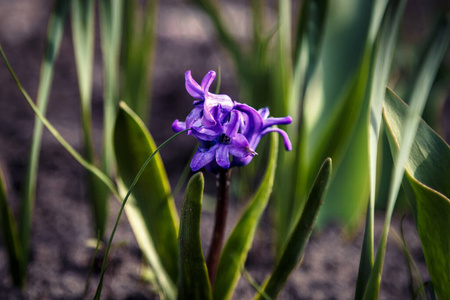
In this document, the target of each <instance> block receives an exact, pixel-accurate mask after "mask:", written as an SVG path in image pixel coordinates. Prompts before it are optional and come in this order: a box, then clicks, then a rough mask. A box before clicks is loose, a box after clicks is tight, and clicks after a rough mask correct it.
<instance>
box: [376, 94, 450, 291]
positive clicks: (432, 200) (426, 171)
mask: <svg viewBox="0 0 450 300" xmlns="http://www.w3.org/2000/svg"><path fill="white" fill-rule="evenodd" d="M383 108H384V110H383V117H384V121H385V122H386V125H387V127H388V130H389V131H388V137H389V142H390V146H391V149H392V151H393V153H396V152H397V151H398V149H399V145H400V143H401V141H402V136H401V135H400V134H401V130H402V127H403V126H404V125H402V124H403V123H404V118H405V117H406V115H407V112H408V107H407V106H406V104H405V103H403V102H402V101H401V100H400V99H399V98H396V97H388V98H387V99H386V102H385V103H384V106H383ZM449 178H450V148H449V146H448V145H447V144H446V143H445V142H444V141H443V140H442V139H441V138H440V137H439V136H438V135H437V134H436V133H435V132H434V131H433V130H432V129H431V128H430V127H429V126H428V125H426V123H425V122H423V121H422V122H421V123H420V124H419V128H418V131H417V136H416V139H415V141H414V143H413V145H412V149H411V153H410V155H409V158H408V161H407V163H406V176H405V179H404V180H403V186H404V188H405V190H406V193H407V196H408V199H409V201H410V204H411V207H412V208H413V214H414V218H415V221H416V226H417V230H418V232H419V237H420V240H421V244H422V249H423V252H424V255H425V260H426V262H427V267H428V270H429V272H430V276H431V279H432V281H433V285H434V287H435V290H436V293H437V294H438V296H439V298H440V299H447V298H449V297H450V291H449V289H448V283H449V282H450V274H449V272H448V270H450V260H449V259H448V258H449V253H450V231H449V230H448V228H450V218H449V216H450V200H449V197H450V185H449V184H448V180H449Z"/></svg>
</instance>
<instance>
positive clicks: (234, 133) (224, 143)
mask: <svg viewBox="0 0 450 300" xmlns="http://www.w3.org/2000/svg"><path fill="white" fill-rule="evenodd" d="M217 114H218V113H217V110H216V111H215V112H213V115H214V116H217ZM240 123H241V122H240V120H239V112H237V111H232V112H231V113H230V119H229V120H228V121H227V122H225V123H224V124H223V125H222V124H220V123H218V125H219V126H218V127H217V128H215V129H214V130H212V129H208V128H204V127H191V128H192V131H193V135H194V136H195V137H196V138H197V139H199V140H200V142H201V143H200V147H199V148H198V150H197V152H196V153H195V154H194V157H193V158H192V161H191V169H192V171H194V172H195V171H198V170H200V169H201V168H202V167H204V166H207V168H208V170H210V171H212V172H213V173H216V172H217V171H218V168H217V166H218V167H220V168H223V169H229V168H230V165H231V162H230V155H231V156H233V157H235V158H245V157H247V156H254V155H256V154H257V153H256V152H255V150H253V149H252V148H251V147H250V145H249V143H248V141H247V139H246V138H245V136H244V135H242V134H241V133H238V131H239V127H240Z"/></svg>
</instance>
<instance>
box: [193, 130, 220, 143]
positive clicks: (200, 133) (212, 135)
mask: <svg viewBox="0 0 450 300" xmlns="http://www.w3.org/2000/svg"><path fill="white" fill-rule="evenodd" d="M192 132H193V134H194V136H195V137H196V138H197V139H199V140H204V141H213V140H215V139H216V138H217V137H218V136H219V135H221V134H222V133H217V131H215V130H211V129H208V128H204V127H192Z"/></svg>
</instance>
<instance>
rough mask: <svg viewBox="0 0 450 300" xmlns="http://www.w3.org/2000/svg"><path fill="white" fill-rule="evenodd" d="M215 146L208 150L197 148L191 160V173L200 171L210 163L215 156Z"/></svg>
mask: <svg viewBox="0 0 450 300" xmlns="http://www.w3.org/2000/svg"><path fill="white" fill-rule="evenodd" d="M216 150H217V145H214V146H212V147H211V148H209V149H204V148H198V149H197V152H195V154H194V156H193V157H192V160H191V169H192V171H193V172H195V171H198V170H200V169H201V168H203V167H204V166H205V165H206V164H208V163H210V162H211V161H212V160H213V159H214V157H215V156H216Z"/></svg>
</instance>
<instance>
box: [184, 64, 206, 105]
mask: <svg viewBox="0 0 450 300" xmlns="http://www.w3.org/2000/svg"><path fill="white" fill-rule="evenodd" d="M184 78H185V86H186V90H187V91H188V93H189V94H190V95H191V96H192V97H194V98H196V99H205V93H204V92H203V90H202V88H201V87H200V85H199V84H198V83H197V81H195V80H194V79H193V78H192V75H191V71H187V72H186V73H184Z"/></svg>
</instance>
